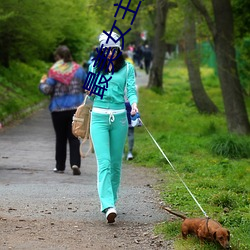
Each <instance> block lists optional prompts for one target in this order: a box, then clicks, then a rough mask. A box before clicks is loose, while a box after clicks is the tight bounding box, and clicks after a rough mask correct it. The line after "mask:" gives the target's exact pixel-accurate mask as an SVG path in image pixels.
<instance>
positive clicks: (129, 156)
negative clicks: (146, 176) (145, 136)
mask: <svg viewBox="0 0 250 250" xmlns="http://www.w3.org/2000/svg"><path fill="white" fill-rule="evenodd" d="M133 158H134V156H133V154H132V153H131V152H128V155H127V161H130V160H133Z"/></svg>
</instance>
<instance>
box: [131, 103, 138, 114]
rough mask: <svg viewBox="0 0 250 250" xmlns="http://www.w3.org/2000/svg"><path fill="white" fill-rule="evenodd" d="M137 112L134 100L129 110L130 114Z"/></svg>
mask: <svg viewBox="0 0 250 250" xmlns="http://www.w3.org/2000/svg"><path fill="white" fill-rule="evenodd" d="M137 112H138V108H137V103H135V102H134V103H133V104H132V105H131V112H130V114H131V115H132V116H133V115H135V114H136V113H137Z"/></svg>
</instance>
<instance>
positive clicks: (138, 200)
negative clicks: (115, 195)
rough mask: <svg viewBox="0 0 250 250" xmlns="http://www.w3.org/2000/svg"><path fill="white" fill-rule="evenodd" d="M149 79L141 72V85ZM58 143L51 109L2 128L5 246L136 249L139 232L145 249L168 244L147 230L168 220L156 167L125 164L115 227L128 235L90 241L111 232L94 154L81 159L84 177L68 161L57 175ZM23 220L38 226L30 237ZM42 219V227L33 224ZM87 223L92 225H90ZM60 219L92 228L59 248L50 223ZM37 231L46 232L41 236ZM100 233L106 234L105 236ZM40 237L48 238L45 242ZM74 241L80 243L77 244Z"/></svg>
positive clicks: (0, 208) (0, 216)
mask: <svg viewBox="0 0 250 250" xmlns="http://www.w3.org/2000/svg"><path fill="white" fill-rule="evenodd" d="M145 79H147V76H145V74H141V76H140V74H139V75H138V85H142V83H143V81H144V82H145ZM54 141H55V138H54V131H53V128H52V123H51V118H50V114H49V111H48V110H47V107H46V108H43V109H40V110H39V111H37V112H36V113H35V114H33V115H32V116H30V117H28V118H26V119H24V120H23V121H21V122H19V123H16V124H15V125H14V126H11V127H9V128H4V129H1V130H0V231H3V232H5V233H2V232H1V234H0V249H1V250H2V249H31V248H29V246H30V245H32V244H33V245H34V246H35V247H34V246H33V247H32V249H72V250H75V249H86V248H88V249H100V248H102V249H117V247H121V249H137V248H138V242H136V241H135V239H134V238H133V237H132V236H131V234H133V235H134V234H136V235H138V232H141V234H140V236H138V237H139V238H140V242H142V239H143V240H144V241H145V244H144V245H141V246H140V248H141V249H154V247H155V248H157V249H161V247H160V246H162V247H163V246H164V244H163V243H161V244H160V245H159V244H158V245H157V244H156V245H154V244H151V243H152V237H153V236H152V237H151V238H150V237H149V235H148V233H147V234H146V233H145V232H148V231H150V232H151V234H152V230H153V225H154V224H155V223H157V222H162V221H164V220H166V218H167V217H166V216H167V215H166V213H164V212H163V211H162V210H160V208H159V199H158V198H157V196H158V195H157V193H156V191H155V190H154V189H153V188H151V187H152V186H154V185H155V184H156V183H157V182H158V178H159V176H158V175H157V173H156V170H149V169H146V168H138V167H137V168H136V167H132V166H128V165H126V164H124V167H123V179H122V185H121V191H120V199H119V202H118V204H117V209H118V218H117V222H116V224H117V225H118V226H117V228H116V229H115V232H120V231H121V232H122V233H123V234H124V238H122V242H119V237H115V238H118V239H114V237H113V239H111V241H112V246H113V247H111V245H110V246H109V244H107V242H106V241H105V239H103V238H102V237H101V235H99V236H98V239H97V240H93V239H92V241H91V237H92V236H91V235H92V234H95V232H96V231H102V232H104V231H105V232H106V231H107V232H110V230H112V229H110V228H107V225H106V220H105V218H104V215H103V214H101V213H100V211H99V210H100V207H99V199H98V195H97V189H96V160H95V156H94V154H91V155H90V156H89V157H87V158H86V159H83V160H82V167H81V171H82V175H81V176H73V175H72V171H71V169H70V167H69V163H68V165H67V168H66V171H65V173H64V174H56V173H53V171H52V169H53V168H54V166H55V161H54V147H55V145H54ZM20 218H21V219H20ZM22 221H27V223H28V224H27V225H26V227H25V228H26V229H27V228H30V230H32V228H33V227H34V228H36V230H35V232H33V234H34V235H33V236H34V237H31V236H29V235H32V234H31V232H30V233H29V234H28V233H27V235H26V233H25V232H26V231H27V230H28V229H27V230H26V231H25V229H24V227H23V226H18V225H19V224H18V223H22ZM45 221H50V224H49V225H50V226H48V224H47V227H48V228H47V227H46V226H44V225H42V223H45ZM10 222H11V223H10ZM38 222H39V223H40V224H39V225H37V224H34V223H38ZM88 222H89V223H91V224H86V223H88ZM13 223H17V224H16V225H15V224H13ZM58 223H59V225H60V223H62V225H63V224H64V223H68V224H67V226H69V225H71V224H72V223H84V226H83V227H88V226H89V228H88V230H86V232H85V234H84V233H83V232H82V235H81V239H82V241H80V240H79V239H78V238H77V241H76V240H73V239H72V237H69V239H67V238H65V235H64V237H62V238H65V242H64V243H61V244H64V245H63V246H64V247H62V246H61V247H60V245H57V246H59V247H58V248H55V245H53V244H54V243H53V242H54V238H53V237H52V235H51V233H49V230H52V228H51V225H54V224H58ZM69 223H71V224H69ZM31 225H32V226H31ZM41 225H42V226H41ZM86 225H87V226H86ZM119 225H120V226H119ZM131 226H132V229H131ZM128 229H129V230H128ZM46 230H47V232H46ZM119 230H120V231H119ZM84 231H85V230H84ZM37 232H40V233H41V234H42V235H45V236H43V237H39V236H38V235H36V233H37ZM93 232H94V233H93ZM64 233H65V232H64ZM87 233H88V235H86V234H87ZM112 233H114V232H112ZM65 234H66V233H65ZM17 235H18V236H19V237H16V236H17ZM126 235H127V236H126ZM129 235H130V236H129ZM87 236H88V237H87ZM102 236H103V237H107V235H105V234H103V235H102ZM46 237H47V239H48V240H47V241H46ZM131 237H132V238H131ZM145 237H146V238H145ZM41 238H45V240H44V241H42V242H41ZM87 239H88V240H87ZM145 239H147V240H145ZM120 240H121V239H120ZM90 241H91V243H90ZM153 241H154V242H156V240H153ZM75 242H78V243H79V245H75V246H73V245H72V244H73V243H75ZM45 243H46V244H45ZM109 243H110V244H111V242H109ZM29 244H30V245H29ZM67 244H68V245H67ZM84 244H85V247H83V245H84ZM105 244H106V245H105ZM141 244H142V243H141ZM150 244H151V245H150ZM105 246H109V247H107V248H105ZM144 247H145V248H144ZM165 249H166V248H165ZM168 249H169V248H168Z"/></svg>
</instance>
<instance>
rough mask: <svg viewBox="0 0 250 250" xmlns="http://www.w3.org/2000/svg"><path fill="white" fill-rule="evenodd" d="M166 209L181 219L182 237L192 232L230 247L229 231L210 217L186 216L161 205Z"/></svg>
mask: <svg viewBox="0 0 250 250" xmlns="http://www.w3.org/2000/svg"><path fill="white" fill-rule="evenodd" d="M163 209H165V210H166V211H168V212H169V213H171V214H174V215H176V216H178V217H180V218H182V219H183V223H182V225H181V233H182V237H183V239H187V235H188V234H194V235H196V236H198V238H199V239H200V240H201V241H203V240H210V241H216V242H218V243H219V244H220V245H221V246H222V247H223V248H224V249H231V247H230V245H229V240H230V232H229V231H228V230H227V229H226V228H223V227H222V225H221V224H220V223H219V222H217V221H214V220H211V219H210V218H187V217H186V216H185V215H182V214H178V213H176V212H173V211H172V210H170V209H168V208H166V207H163Z"/></svg>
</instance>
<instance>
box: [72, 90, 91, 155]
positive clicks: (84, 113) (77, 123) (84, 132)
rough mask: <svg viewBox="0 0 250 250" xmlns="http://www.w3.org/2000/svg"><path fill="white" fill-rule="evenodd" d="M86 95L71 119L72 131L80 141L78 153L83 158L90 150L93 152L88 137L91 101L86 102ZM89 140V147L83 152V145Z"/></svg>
mask: <svg viewBox="0 0 250 250" xmlns="http://www.w3.org/2000/svg"><path fill="white" fill-rule="evenodd" d="M87 98H88V95H86V96H85V98H84V101H83V104H81V105H80V106H79V107H78V108H77V110H76V112H75V114H74V116H73V121H72V133H73V135H74V136H75V137H77V138H78V139H79V140H80V141H81V144H80V149H79V150H80V155H81V157H82V158H85V157H86V156H87V155H88V154H89V153H90V151H92V153H93V144H92V140H91V138H90V112H91V110H92V103H91V104H90V103H88V104H86V101H87ZM88 140H89V149H88V150H87V152H86V153H84V152H83V145H84V144H85V142H87V141H88Z"/></svg>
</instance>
